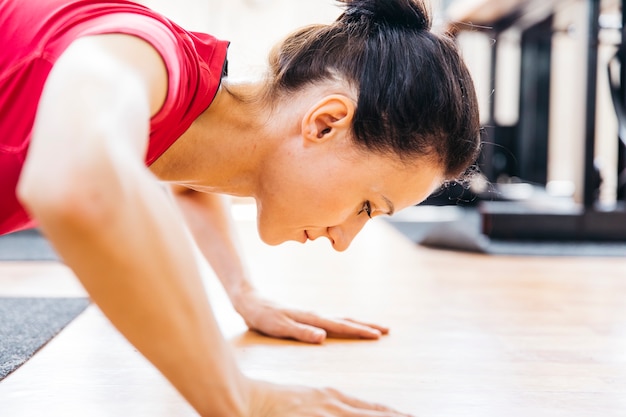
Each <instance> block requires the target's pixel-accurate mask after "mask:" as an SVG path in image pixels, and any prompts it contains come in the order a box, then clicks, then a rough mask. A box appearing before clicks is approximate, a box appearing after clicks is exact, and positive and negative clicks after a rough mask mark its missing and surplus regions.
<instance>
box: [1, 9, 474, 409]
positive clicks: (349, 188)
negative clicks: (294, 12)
mask: <svg viewBox="0 0 626 417" xmlns="http://www.w3.org/2000/svg"><path fill="white" fill-rule="evenodd" d="M344 3H345V12H344V13H343V14H342V15H341V16H340V17H339V18H338V19H337V21H336V22H334V23H333V24H331V25H318V26H312V27H308V28H304V29H302V30H300V31H297V32H296V33H294V34H292V35H290V36H289V37H287V38H286V39H285V40H284V41H283V42H282V43H281V44H280V45H278V46H277V47H276V48H275V50H274V51H272V54H271V56H270V74H268V76H267V78H266V79H265V80H264V81H263V82H255V83H249V84H230V83H228V80H227V79H221V78H222V75H223V72H224V71H223V69H224V68H225V57H226V47H227V44H226V43H225V42H223V41H219V40H217V39H215V38H213V37H211V36H209V35H205V34H196V33H190V32H186V31H184V30H183V29H182V28H180V27H178V26H176V25H175V24H174V23H172V22H170V21H169V20H167V19H165V18H164V17H162V16H160V15H158V14H156V13H154V12H152V11H150V10H149V9H146V8H144V7H142V6H139V5H136V4H133V3H129V2H126V1H123V0H109V1H92V0H46V1H42V2H19V1H18V0H1V1H0V26H1V27H2V28H3V31H2V34H1V35H0V36H2V38H3V39H2V44H3V45H8V46H7V47H6V48H5V49H3V52H2V53H0V80H1V84H0V107H1V109H2V110H1V112H0V114H1V116H0V134H1V139H0V141H1V142H0V170H1V174H2V175H1V176H0V195H2V207H1V208H0V233H9V232H11V231H16V230H20V229H24V228H27V227H31V226H33V225H34V224H35V222H36V223H37V224H38V225H39V227H40V228H41V229H42V231H43V232H44V233H45V235H46V236H47V237H48V239H49V240H50V241H51V242H52V243H53V245H54V247H55V248H56V250H57V251H58V253H59V254H60V255H61V257H62V258H63V260H64V261H65V262H66V263H67V265H69V266H70V267H71V268H72V269H73V271H74V272H75V273H76V275H77V276H78V278H79V279H80V281H81V283H82V284H83V285H84V287H85V288H86V289H87V291H88V292H89V294H90V296H91V298H92V299H93V301H94V302H95V303H96V304H97V305H98V306H99V307H100V308H101V310H102V311H103V312H104V313H105V314H106V315H107V317H108V318H109V319H110V320H111V322H112V323H113V324H114V325H115V326H116V327H117V328H118V329H119V330H120V331H121V332H122V333H123V334H124V335H125V336H126V338H127V339H128V340H129V341H130V342H131V343H133V344H134V345H135V346H136V347H137V349H138V350H139V351H140V352H141V353H142V354H143V355H144V356H146V357H147V358H148V359H149V360H150V361H151V362H152V363H153V364H154V365H155V366H156V367H157V368H158V369H159V370H160V371H161V372H162V373H163V374H164V375H165V376H166V377H167V378H168V379H169V380H170V381H171V383H172V384H173V385H174V386H175V387H176V388H177V389H178V390H179V391H180V392H181V393H182V395H183V396H184V397H185V398H186V399H187V400H188V401H189V402H190V403H191V404H192V405H193V407H194V408H195V409H196V410H197V411H198V412H199V413H200V414H201V415H207V416H209V415H210V416H214V415H215V416H222V415H223V416H265V415H272V416H283V415H284V416H294V415H342V416H343V415H346V416H356V415H371V416H397V415H403V414H400V413H398V412H395V411H392V410H390V409H387V408H385V407H382V406H377V405H373V404H369V403H366V402H363V401H360V400H356V399H353V398H349V397H347V396H345V395H343V394H341V393H339V392H336V391H334V390H318V389H312V388H305V387H292V386H278V385H274V384H269V383H266V382H263V381H256V380H251V379H249V378H247V377H245V376H244V375H242V374H241V372H240V371H239V370H238V368H237V366H236V364H235V361H234V359H233V355H232V352H231V351H230V350H229V347H228V345H227V343H226V342H225V341H224V340H223V338H222V337H221V335H220V332H219V329H218V326H217V324H216V322H215V320H214V317H213V315H212V312H211V310H210V307H209V305H208V302H207V300H206V297H205V296H204V291H203V287H202V283H201V277H200V273H199V271H198V268H197V266H196V262H195V261H194V257H193V251H192V244H191V242H190V241H189V239H188V237H187V235H186V232H185V228H184V226H183V224H184V223H183V222H184V221H186V222H187V224H188V225H189V226H190V229H191V230H192V233H193V235H194V237H195V238H196V241H197V243H198V244H199V246H200V248H201V249H202V251H203V253H204V254H205V256H207V258H208V260H209V261H210V263H211V264H212V266H213V267H214V268H215V269H216V272H217V274H218V276H219V277H220V279H221V280H222V282H223V283H224V285H225V287H226V289H227V291H228V293H229V295H230V297H231V299H232V300H233V302H234V304H235V306H236V308H237V310H238V311H239V312H240V313H242V315H243V316H244V318H245V319H246V322H247V323H248V324H249V326H250V327H252V328H255V329H258V330H259V331H262V332H264V333H268V334H270V335H274V336H279V337H294V338H298V339H300V340H304V341H309V342H314V343H315V342H320V341H322V340H323V338H324V337H325V336H326V334H327V333H330V334H339V335H344V336H360V337H369V338H376V337H378V336H380V334H381V333H384V332H385V331H386V329H384V328H382V327H379V326H375V325H368V324H365V323H359V322H350V321H333V320H326V319H323V318H320V317H318V316H315V315H307V314H305V313H301V312H293V311H288V310H284V309H280V308H277V307H274V306H272V305H271V304H270V303H268V302H266V301H265V300H263V299H262V298H260V297H259V296H258V295H257V294H256V292H255V291H254V289H253V288H252V287H251V286H250V284H249V282H248V280H247V278H246V274H245V271H244V270H243V267H242V266H241V263H240V262H239V259H238V256H237V253H236V250H235V246H234V244H233V243H232V240H230V238H229V237H228V236H229V231H228V227H227V219H226V218H225V217H224V211H223V210H222V209H221V206H220V204H219V202H218V199H217V198H216V196H215V195H214V193H218V194H230V195H239V196H251V197H254V199H255V200H256V203H257V209H258V229H259V234H260V236H261V237H262V239H263V240H264V241H265V242H267V243H269V244H278V243H281V242H284V241H286V240H296V241H300V242H303V243H304V242H306V241H307V240H314V239H317V238H318V237H326V238H328V239H329V240H330V242H331V244H332V245H333V247H334V248H335V249H336V250H344V249H346V248H347V247H348V245H349V244H350V242H351V240H352V239H353V238H354V236H355V235H356V233H358V231H359V230H360V229H361V228H362V227H363V225H364V224H365V223H366V222H367V220H368V219H369V218H371V217H373V216H376V215H381V214H391V213H393V212H394V211H396V210H400V209H402V208H404V207H407V206H410V205H413V204H416V203H418V202H420V201H422V200H423V199H425V198H426V197H427V196H428V195H429V194H430V193H431V192H432V191H433V190H434V189H435V188H437V187H438V186H440V185H441V184H442V183H443V182H445V181H446V180H449V179H451V178H455V177H457V176H458V175H460V174H461V173H462V172H463V171H464V170H465V168H466V167H467V166H468V165H469V164H471V163H472V162H473V160H474V159H475V157H476V154H477V152H478V147H479V142H478V115H477V104H476V98H475V94H474V90H473V87H472V83H471V79H470V76H469V74H468V72H467V70H466V68H465V67H464V65H463V63H462V61H461V59H460V57H459V55H458V52H457V51H456V48H455V46H454V43H453V42H452V41H451V40H449V39H448V38H446V37H443V36H438V35H435V34H433V33H431V32H430V25H431V22H430V18H429V16H428V14H427V12H426V10H425V6H424V4H423V3H422V2H421V1H419V0H393V1H389V0H358V1H349V0H345V1H344ZM163 183H166V184H169V185H171V186H172V187H173V188H174V193H175V195H176V196H177V200H178V201H179V203H180V204H179V207H181V208H182V213H184V219H183V218H182V217H181V215H180V211H179V210H177V209H176V208H175V207H174V206H173V205H172V204H171V202H170V199H169V197H168V195H167V194H166V193H165V192H163V188H162V185H161V184H163ZM207 213H212V214H210V215H209V214H207ZM173 352H175V353H173Z"/></svg>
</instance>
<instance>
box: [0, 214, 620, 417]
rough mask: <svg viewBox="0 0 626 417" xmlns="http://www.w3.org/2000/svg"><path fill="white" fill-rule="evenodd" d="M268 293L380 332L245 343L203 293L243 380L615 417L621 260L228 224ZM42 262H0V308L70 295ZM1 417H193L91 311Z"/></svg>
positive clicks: (76, 290)
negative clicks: (370, 336)
mask: <svg viewBox="0 0 626 417" xmlns="http://www.w3.org/2000/svg"><path fill="white" fill-rule="evenodd" d="M238 226H239V227H240V231H241V233H242V235H243V241H244V243H245V246H244V250H245V252H246V254H247V256H248V260H249V263H250V266H251V269H252V271H254V276H255V280H256V281H257V283H258V285H259V287H260V288H261V289H263V290H264V291H265V292H266V294H267V295H269V296H271V297H273V298H275V299H276V300H281V301H284V302H288V303H290V304H293V305H298V306H303V307H305V308H309V309H314V310H316V311H318V312H324V313H328V314H330V315H337V316H350V317H355V318H361V319H367V320H373V321H377V322H380V323H382V324H386V325H389V326H391V328H392V331H391V333H390V335H389V336H387V337H385V338H383V339H382V340H380V341H376V342H366V341H330V342H328V343H326V344H325V345H323V346H308V345H304V344H298V343H295V342H290V341H277V340H271V339H268V338H263V337H261V336H258V335H256V334H253V333H250V332H246V329H245V326H244V325H243V323H242V321H241V320H240V319H239V317H238V316H237V315H236V314H235V313H234V312H233V310H232V308H231V307H230V305H229V304H228V301H227V299H226V298H225V296H224V293H223V292H222V290H221V288H220V287H219V285H218V284H217V282H216V280H215V278H214V277H213V276H212V275H211V273H210V272H208V271H207V274H206V275H207V289H208V291H207V292H208V294H209V297H210V298H211V300H212V303H213V306H214V310H215V312H216V314H217V315H218V319H219V322H220V325H221V326H222V328H223V331H224V334H225V335H226V337H227V338H228V339H229V340H230V342H231V344H232V345H233V347H234V349H235V350H236V352H237V356H238V358H239V361H240V364H241V367H242V368H243V369H244V371H245V372H246V373H248V374H249V375H251V376H254V377H259V378H265V379H269V380H273V381H276V382H288V383H300V384H310V385H324V386H325V385H330V386H335V387H337V388H340V389H342V390H344V391H346V392H348V393H351V394H354V395H357V396H361V397H364V398H367V399H370V400H375V401H379V402H383V403H387V404H390V405H393V406H394V407H396V408H399V409H401V410H405V411H407V412H412V413H414V414H416V415H419V416H421V417H439V416H441V417H444V416H445V417H455V416H464V417H473V416H476V417H490V416H494V417H495V416H498V417H502V416H508V417H511V416H524V417H528V416H533V417H537V416H567V417H576V416H581V417H582V416H585V417H587V416H604V417H608V416H616V417H617V416H620V417H621V416H626V259H619V258H606V259H602V258H598V259H592V258H579V259H576V258H521V257H520V258H513V257H489V256H484V255H475V254H466V253H455V252H447V251H437V250H429V249H425V248H420V247H416V246H414V245H413V244H412V243H410V242H409V241H407V240H405V238H404V237H402V236H401V235H400V234H399V233H398V232H396V231H395V230H394V229H392V228H391V227H390V226H389V225H388V224H387V223H385V222H383V221H373V222H372V223H371V224H370V225H368V227H366V229H365V230H364V231H363V233H362V234H361V235H360V236H359V237H358V238H357V239H356V241H355V242H354V244H353V246H352V247H351V249H350V250H349V251H348V252H345V253H342V254H337V253H332V252H331V249H330V247H329V245H328V244H327V243H326V242H321V241H318V242H313V243H312V244H311V243H309V244H307V245H305V246H301V245H299V244H286V245H283V246H279V247H275V248H270V247H266V246H263V245H262V244H260V243H259V242H258V240H257V238H256V232H255V225H254V223H253V222H252V221H246V220H240V221H239V222H238ZM82 294H83V292H82V289H81V287H80V286H79V285H78V284H77V282H76V280H75V279H74V277H73V276H72V275H71V273H70V272H69V271H68V270H66V269H65V268H64V267H63V266H61V265H58V264H54V263H29V264H26V263H5V264H0V296H7V295H10V296H27V295H28V296H32V295H34V296H72V295H82ZM0 415H1V416H3V417H4V416H6V417H26V416H64V417H73V416H76V417H78V416H80V417H82V416H90V417H99V416H102V417H105V416H106V417H109V416H112V417H113V416H114V417H119V416H134V417H138V416H150V417H165V416H168V417H172V416H177V417H186V416H194V415H195V414H194V412H193V411H192V410H191V409H190V408H189V407H188V406H187V405H186V404H185V403H184V402H183V401H182V400H181V398H180V397H179V396H178V395H177V394H176V392H175V391H174V390H173V389H172V388H171V387H170V386H169V385H168V384H167V382H165V381H164V380H163V379H162V378H161V377H160V375H159V374H157V373H156V372H155V370H154V369H153V368H152V367H151V366H150V365H149V364H148V363H147V362H146V361H145V360H144V359H143V358H142V357H141V356H139V354H138V353H137V352H136V351H135V350H134V349H133V348H132V347H131V346H130V345H129V344H127V342H126V341H125V340H123V339H122V338H121V337H120V336H119V335H118V333H117V332H116V331H115V330H114V329H113V328H112V327H111V326H110V324H109V323H108V322H107V321H106V320H105V319H104V318H103V317H102V315H101V314H100V312H99V311H98V310H97V308H95V307H90V308H89V309H88V310H87V311H86V312H85V313H84V314H82V315H81V316H79V318H78V319H76V320H75V321H74V322H72V323H71V324H70V325H69V326H68V327H67V328H66V329H65V330H64V331H63V332H62V333H61V334H60V335H59V336H57V337H56V338H55V339H53V341H52V342H51V343H49V344H48V345H47V346H45V347H44V348H43V349H42V350H41V351H40V352H39V353H38V354H37V355H35V357H34V358H33V359H31V360H30V361H28V362H27V363H26V364H25V365H24V366H22V367H21V368H20V369H18V370H17V371H16V372H14V373H13V374H11V375H10V376H9V377H8V378H7V379H5V380H4V381H3V382H1V383H0Z"/></svg>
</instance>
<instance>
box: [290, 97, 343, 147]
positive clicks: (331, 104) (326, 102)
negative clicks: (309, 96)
mask: <svg viewBox="0 0 626 417" xmlns="http://www.w3.org/2000/svg"><path fill="white" fill-rule="evenodd" d="M354 111H355V104H354V102H353V101H352V100H351V99H350V98H348V97H347V96H344V95H342V94H331V95H328V96H325V97H324V98H322V99H321V100H320V101H318V102H317V103H315V104H314V105H313V106H311V107H310V108H309V110H308V111H307V112H306V113H305V115H304V117H303V118H302V127H301V129H302V137H303V138H304V139H305V140H306V141H311V142H313V143H322V142H325V141H328V140H330V139H333V138H336V137H338V136H341V135H342V134H345V133H348V132H349V131H350V129H351V127H352V118H353V117H354Z"/></svg>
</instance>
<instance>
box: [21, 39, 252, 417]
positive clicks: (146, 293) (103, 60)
mask: <svg viewBox="0 0 626 417" xmlns="http://www.w3.org/2000/svg"><path fill="white" fill-rule="evenodd" d="M135 60H136V61H135ZM135 62H137V64H136V65H135V64H134V63H135ZM164 76H165V72H164V70H163V64H162V62H161V60H160V57H159V56H158V55H157V54H156V52H154V51H153V50H152V48H151V47H149V46H148V45H147V44H144V43H143V41H140V40H138V39H136V38H132V37H126V36H124V35H107V36H99V37H93V38H86V39H82V40H79V41H76V42H75V43H74V44H73V45H71V46H70V48H69V49H68V50H67V51H66V53H64V55H63V56H62V57H61V58H60V60H59V61H58V62H57V64H56V65H55V67H54V69H53V71H52V73H51V74H50V77H49V79H48V81H47V83H46V87H45V90H44V94H43V96H42V99H41V102H40V105H39V110H38V114H37V120H36V124H35V130H34V137H33V141H32V144H31V148H30V150H29V155H28V160H27V163H26V166H25V169H24V171H23V174H22V176H21V179H20V183H19V186H18V193H19V196H20V198H21V200H22V202H23V203H24V204H25V205H26V207H27V208H28V209H29V211H30V212H31V213H32V214H33V215H34V216H35V217H36V219H37V220H38V221H39V223H40V225H41V228H42V229H43V231H44V232H45V234H46V235H47V237H48V238H49V239H50V240H51V241H52V243H53V244H54V246H55V248H56V249H57V250H58V252H59V253H60V255H61V256H62V258H63V260H64V261H65V262H66V263H67V264H68V265H69V266H70V267H71V268H72V269H73V270H74V272H75V273H76V275H77V276H78V277H79V279H80V281H81V282H82V284H83V285H84V287H85V288H86V289H87V291H88V292H89V294H90V296H91V297H92V299H93V300H94V302H95V303H97V305H98V306H99V307H100V308H101V309H102V311H103V312H104V313H105V314H106V315H107V316H108V318H109V319H110V320H111V322H112V323H113V324H114V325H115V326H116V327H117V328H118V329H119V330H120V331H121V332H122V333H123V334H124V335H125V337H126V338H127V339H128V340H129V341H130V342H131V343H133V344H134V345H135V346H136V347H137V349H138V350H139V351H140V352H141V353H142V354H143V355H145V356H146V357H147V358H148V359H149V360H150V361H151V362H152V363H154V365H156V367H157V368H158V369H159V370H160V371H161V372H162V373H163V374H164V375H165V376H166V377H167V378H168V379H169V380H170V381H171V382H172V384H173V385H174V386H175V387H176V388H177V389H178V390H179V391H180V392H181V393H182V394H183V396H184V397H185V398H186V399H187V400H188V401H189V402H190V403H191V404H192V405H193V406H194V407H195V408H196V409H197V410H198V411H199V412H200V413H201V414H202V415H229V416H230V415H232V416H237V415H246V414H247V413H246V412H245V410H244V409H243V406H244V404H245V403H246V400H247V399H246V398H245V395H246V392H247V391H248V390H247V387H246V384H247V382H246V381H247V380H246V379H245V378H244V377H243V376H242V375H241V374H240V372H239V371H238V369H237V367H236V365H235V361H234V359H233V357H232V354H231V352H230V350H229V347H228V346H227V344H226V343H225V341H224V340H223V338H222V337H221V334H220V331H219V328H218V326H217V324H216V322H215V320H214V317H213V315H212V312H211V310H210V307H209V305H208V302H207V300H206V297H205V296H204V290H203V286H202V283H201V278H200V274H199V271H198V269H197V267H196V263H195V261H194V258H193V256H192V253H193V251H192V250H191V248H192V246H191V243H190V242H189V241H188V238H186V235H185V232H184V228H183V227H182V219H181V218H179V216H178V215H177V213H176V210H174V209H173V208H172V205H171V203H170V202H169V200H168V199H167V196H166V195H165V193H163V191H162V189H161V188H160V187H159V185H158V183H157V182H156V181H155V179H154V178H153V177H152V175H151V174H150V173H149V171H148V170H147V169H146V168H145V167H144V166H143V154H144V149H145V146H146V142H147V137H148V120H149V116H150V112H151V111H154V110H156V109H158V108H159V106H160V104H161V102H162V100H163V94H164V93H163V91H164V89H163V85H164V83H165V80H164V79H163V77H164Z"/></svg>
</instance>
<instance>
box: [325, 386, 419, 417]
mask: <svg viewBox="0 0 626 417" xmlns="http://www.w3.org/2000/svg"><path fill="white" fill-rule="evenodd" d="M326 392H327V393H328V394H329V395H331V396H333V397H335V398H337V399H338V400H339V401H340V402H341V404H343V405H345V406H347V408H344V407H341V408H344V410H345V413H344V414H342V415H350V416H352V415H355V416H363V417H411V416H410V415H409V414H405V413H401V412H399V411H396V410H394V409H392V408H390V407H387V406H384V405H382V404H376V403H371V402H368V401H363V400H360V399H358V398H354V397H351V396H349V395H346V394H344V393H342V392H340V391H337V390H336V389H333V388H327V389H326Z"/></svg>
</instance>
